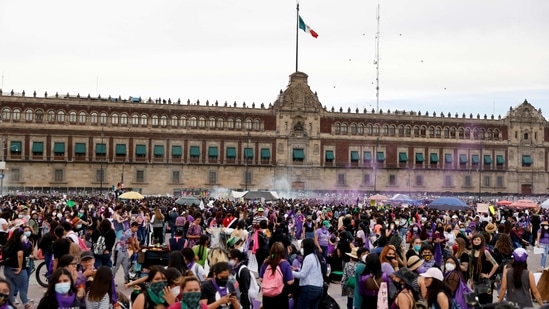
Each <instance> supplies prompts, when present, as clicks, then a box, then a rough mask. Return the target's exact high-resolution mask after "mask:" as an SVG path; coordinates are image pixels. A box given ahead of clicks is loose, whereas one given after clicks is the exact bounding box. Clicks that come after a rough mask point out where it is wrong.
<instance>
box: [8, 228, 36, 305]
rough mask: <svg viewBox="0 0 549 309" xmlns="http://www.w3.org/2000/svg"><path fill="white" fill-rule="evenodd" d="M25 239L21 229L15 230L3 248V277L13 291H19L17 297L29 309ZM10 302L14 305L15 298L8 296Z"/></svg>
mask: <svg viewBox="0 0 549 309" xmlns="http://www.w3.org/2000/svg"><path fill="white" fill-rule="evenodd" d="M26 239H27V237H26V236H25V235H23V232H22V230H21V229H19V228H16V229H15V230H14V231H13V232H12V234H11V236H10V238H8V242H7V243H6V246H5V247H4V261H5V262H4V276H5V278H6V280H8V282H9V283H10V286H11V287H13V288H14V290H17V291H19V297H20V298H21V302H22V303H23V304H24V306H25V309H28V308H30V306H31V305H30V303H29V299H28V297H27V293H28V287H29V285H28V283H29V275H28V273H27V268H26V266H25V247H24V245H23V243H24V242H25V241H26ZM10 302H11V303H12V304H13V303H15V296H14V294H13V293H11V294H10Z"/></svg>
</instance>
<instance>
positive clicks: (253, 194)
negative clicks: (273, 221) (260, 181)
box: [242, 191, 278, 201]
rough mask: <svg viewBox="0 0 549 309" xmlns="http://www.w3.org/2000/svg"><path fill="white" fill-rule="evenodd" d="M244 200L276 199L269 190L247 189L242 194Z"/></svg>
mask: <svg viewBox="0 0 549 309" xmlns="http://www.w3.org/2000/svg"><path fill="white" fill-rule="evenodd" d="M242 197H243V198H244V199H245V200H261V199H263V200H265V201H275V200H277V199H278V197H277V196H275V195H274V194H273V193H272V192H270V191H248V192H246V194H244V195H243V196H242Z"/></svg>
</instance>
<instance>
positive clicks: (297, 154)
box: [293, 148, 305, 162]
mask: <svg viewBox="0 0 549 309" xmlns="http://www.w3.org/2000/svg"><path fill="white" fill-rule="evenodd" d="M293 160H294V162H303V160H305V151H303V149H302V148H294V151H293Z"/></svg>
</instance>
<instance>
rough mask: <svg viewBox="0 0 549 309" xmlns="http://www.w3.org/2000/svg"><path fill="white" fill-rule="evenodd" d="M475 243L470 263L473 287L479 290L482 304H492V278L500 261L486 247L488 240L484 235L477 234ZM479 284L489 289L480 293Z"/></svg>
mask: <svg viewBox="0 0 549 309" xmlns="http://www.w3.org/2000/svg"><path fill="white" fill-rule="evenodd" d="M471 242H472V244H473V250H472V251H471V256H470V260H471V264H470V265H469V278H471V279H473V289H474V290H475V291H476V292H477V294H478V295H477V296H478V299H479V303H480V304H481V305H485V304H490V303H492V302H493V293H492V289H493V286H492V283H491V281H490V278H492V277H493V276H494V275H495V274H496V271H497V270H498V263H497V262H496V260H495V259H494V258H493V257H492V254H490V251H488V250H486V248H485V247H484V245H485V243H486V240H485V239H484V236H482V235H480V234H476V235H474V236H473V238H472V239H471ZM477 286H484V287H487V286H488V288H487V289H484V288H483V289H482V290H486V292H484V293H479V292H480V289H476V288H475V287H477Z"/></svg>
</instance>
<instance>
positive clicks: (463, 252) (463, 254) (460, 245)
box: [454, 238, 470, 281]
mask: <svg viewBox="0 0 549 309" xmlns="http://www.w3.org/2000/svg"><path fill="white" fill-rule="evenodd" d="M456 244H457V249H456V250H455V253H454V256H455V257H456V258H457V260H458V261H459V267H460V268H461V271H462V272H463V274H464V279H465V281H467V280H468V279H469V259H470V258H469V253H470V252H469V250H467V247H466V244H465V240H463V238H456Z"/></svg>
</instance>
